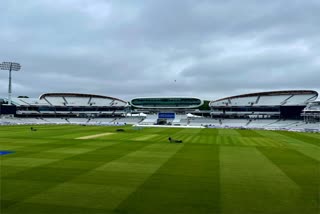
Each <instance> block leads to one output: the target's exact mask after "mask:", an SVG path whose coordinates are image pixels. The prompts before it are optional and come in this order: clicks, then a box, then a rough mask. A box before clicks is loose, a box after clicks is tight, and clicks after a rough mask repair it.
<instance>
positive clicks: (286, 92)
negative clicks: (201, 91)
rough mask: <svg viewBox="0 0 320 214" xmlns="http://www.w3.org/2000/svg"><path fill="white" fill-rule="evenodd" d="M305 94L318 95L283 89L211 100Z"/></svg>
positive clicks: (316, 93) (305, 91)
mask: <svg viewBox="0 0 320 214" xmlns="http://www.w3.org/2000/svg"><path fill="white" fill-rule="evenodd" d="M306 94H314V95H315V96H317V97H318V92H316V91H313V90H283V91H266V92H257V93H249V94H241V95H237V96H231V97H225V98H222V99H218V100H214V101H211V102H218V101H222V100H227V99H235V98H243V97H255V96H277V95H306Z"/></svg>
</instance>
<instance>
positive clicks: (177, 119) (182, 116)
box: [172, 114, 188, 125]
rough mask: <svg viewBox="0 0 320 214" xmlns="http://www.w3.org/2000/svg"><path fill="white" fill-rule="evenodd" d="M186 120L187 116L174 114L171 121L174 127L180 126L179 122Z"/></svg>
mask: <svg viewBox="0 0 320 214" xmlns="http://www.w3.org/2000/svg"><path fill="white" fill-rule="evenodd" d="M187 118H188V116H187V115H180V114H176V116H175V118H174V120H172V124H174V125H178V124H181V120H184V119H187Z"/></svg>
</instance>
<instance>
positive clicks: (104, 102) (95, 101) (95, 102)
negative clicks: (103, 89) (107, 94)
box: [89, 98, 113, 106]
mask: <svg viewBox="0 0 320 214" xmlns="http://www.w3.org/2000/svg"><path fill="white" fill-rule="evenodd" d="M112 102H113V100H112V99H107V98H92V99H91V100H90V104H89V105H92V106H110V105H112Z"/></svg>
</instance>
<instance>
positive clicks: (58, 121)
mask: <svg viewBox="0 0 320 214" xmlns="http://www.w3.org/2000/svg"><path fill="white" fill-rule="evenodd" d="M43 120H44V121H46V122H48V123H52V124H67V123H69V122H68V121H67V120H66V119H65V118H44V119H43Z"/></svg>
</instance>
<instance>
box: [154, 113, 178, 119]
mask: <svg viewBox="0 0 320 214" xmlns="http://www.w3.org/2000/svg"><path fill="white" fill-rule="evenodd" d="M175 117H176V114H175V113H168V112H165V113H158V118H159V119H174V118H175Z"/></svg>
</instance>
